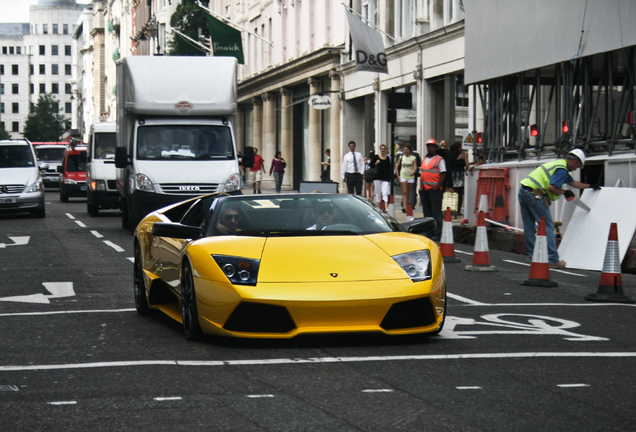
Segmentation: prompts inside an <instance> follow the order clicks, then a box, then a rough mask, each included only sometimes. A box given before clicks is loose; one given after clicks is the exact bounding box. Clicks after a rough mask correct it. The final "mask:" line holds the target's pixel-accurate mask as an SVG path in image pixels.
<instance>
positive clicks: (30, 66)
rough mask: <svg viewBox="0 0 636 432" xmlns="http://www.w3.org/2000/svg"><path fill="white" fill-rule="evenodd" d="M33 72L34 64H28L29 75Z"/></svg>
mask: <svg viewBox="0 0 636 432" xmlns="http://www.w3.org/2000/svg"><path fill="white" fill-rule="evenodd" d="M33 74H35V66H34V65H32V64H30V65H29V75H33Z"/></svg>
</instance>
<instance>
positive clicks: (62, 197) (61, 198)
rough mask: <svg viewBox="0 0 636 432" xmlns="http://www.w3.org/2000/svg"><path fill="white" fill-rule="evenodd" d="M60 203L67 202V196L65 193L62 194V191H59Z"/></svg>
mask: <svg viewBox="0 0 636 432" xmlns="http://www.w3.org/2000/svg"><path fill="white" fill-rule="evenodd" d="M60 201H62V202H63V203H67V202H68V195H66V194H65V193H62V191H60Z"/></svg>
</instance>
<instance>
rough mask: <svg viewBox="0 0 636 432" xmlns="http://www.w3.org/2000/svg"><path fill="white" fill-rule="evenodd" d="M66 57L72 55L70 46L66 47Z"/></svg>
mask: <svg viewBox="0 0 636 432" xmlns="http://www.w3.org/2000/svg"><path fill="white" fill-rule="evenodd" d="M64 55H67V56H70V55H71V46H70V45H64Z"/></svg>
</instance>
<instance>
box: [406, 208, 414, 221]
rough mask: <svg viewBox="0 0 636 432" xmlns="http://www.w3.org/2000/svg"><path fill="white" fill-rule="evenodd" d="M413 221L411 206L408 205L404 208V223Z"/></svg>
mask: <svg viewBox="0 0 636 432" xmlns="http://www.w3.org/2000/svg"><path fill="white" fill-rule="evenodd" d="M413 219H414V218H413V206H412V205H411V204H409V205H407V208H406V221H407V222H408V221H412V220H413Z"/></svg>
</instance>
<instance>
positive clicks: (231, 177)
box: [115, 56, 241, 228]
mask: <svg viewBox="0 0 636 432" xmlns="http://www.w3.org/2000/svg"><path fill="white" fill-rule="evenodd" d="M236 69H237V61H236V59H235V58H234V57H176V56H166V57H162V56H156V57H153V56H128V57H125V58H124V59H122V60H121V61H120V62H119V63H118V64H117V141H118V144H119V147H117V150H116V154H115V166H116V167H117V190H118V191H119V194H120V195H121V209H122V226H123V227H124V228H132V227H134V226H136V225H137V223H138V222H139V221H140V220H141V219H142V218H143V217H144V216H145V215H146V214H148V213H150V212H151V211H153V210H156V209H158V208H161V207H164V206H166V205H169V204H172V203H174V202H178V201H182V200H185V199H188V198H191V197H195V196H198V195H203V194H207V193H213V192H232V191H237V190H240V186H241V177H240V172H239V163H238V158H237V152H236V143H235V138H234V130H233V128H234V125H235V123H236V111H237V99H236V97H237V96H236V95H237V85H236Z"/></svg>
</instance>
